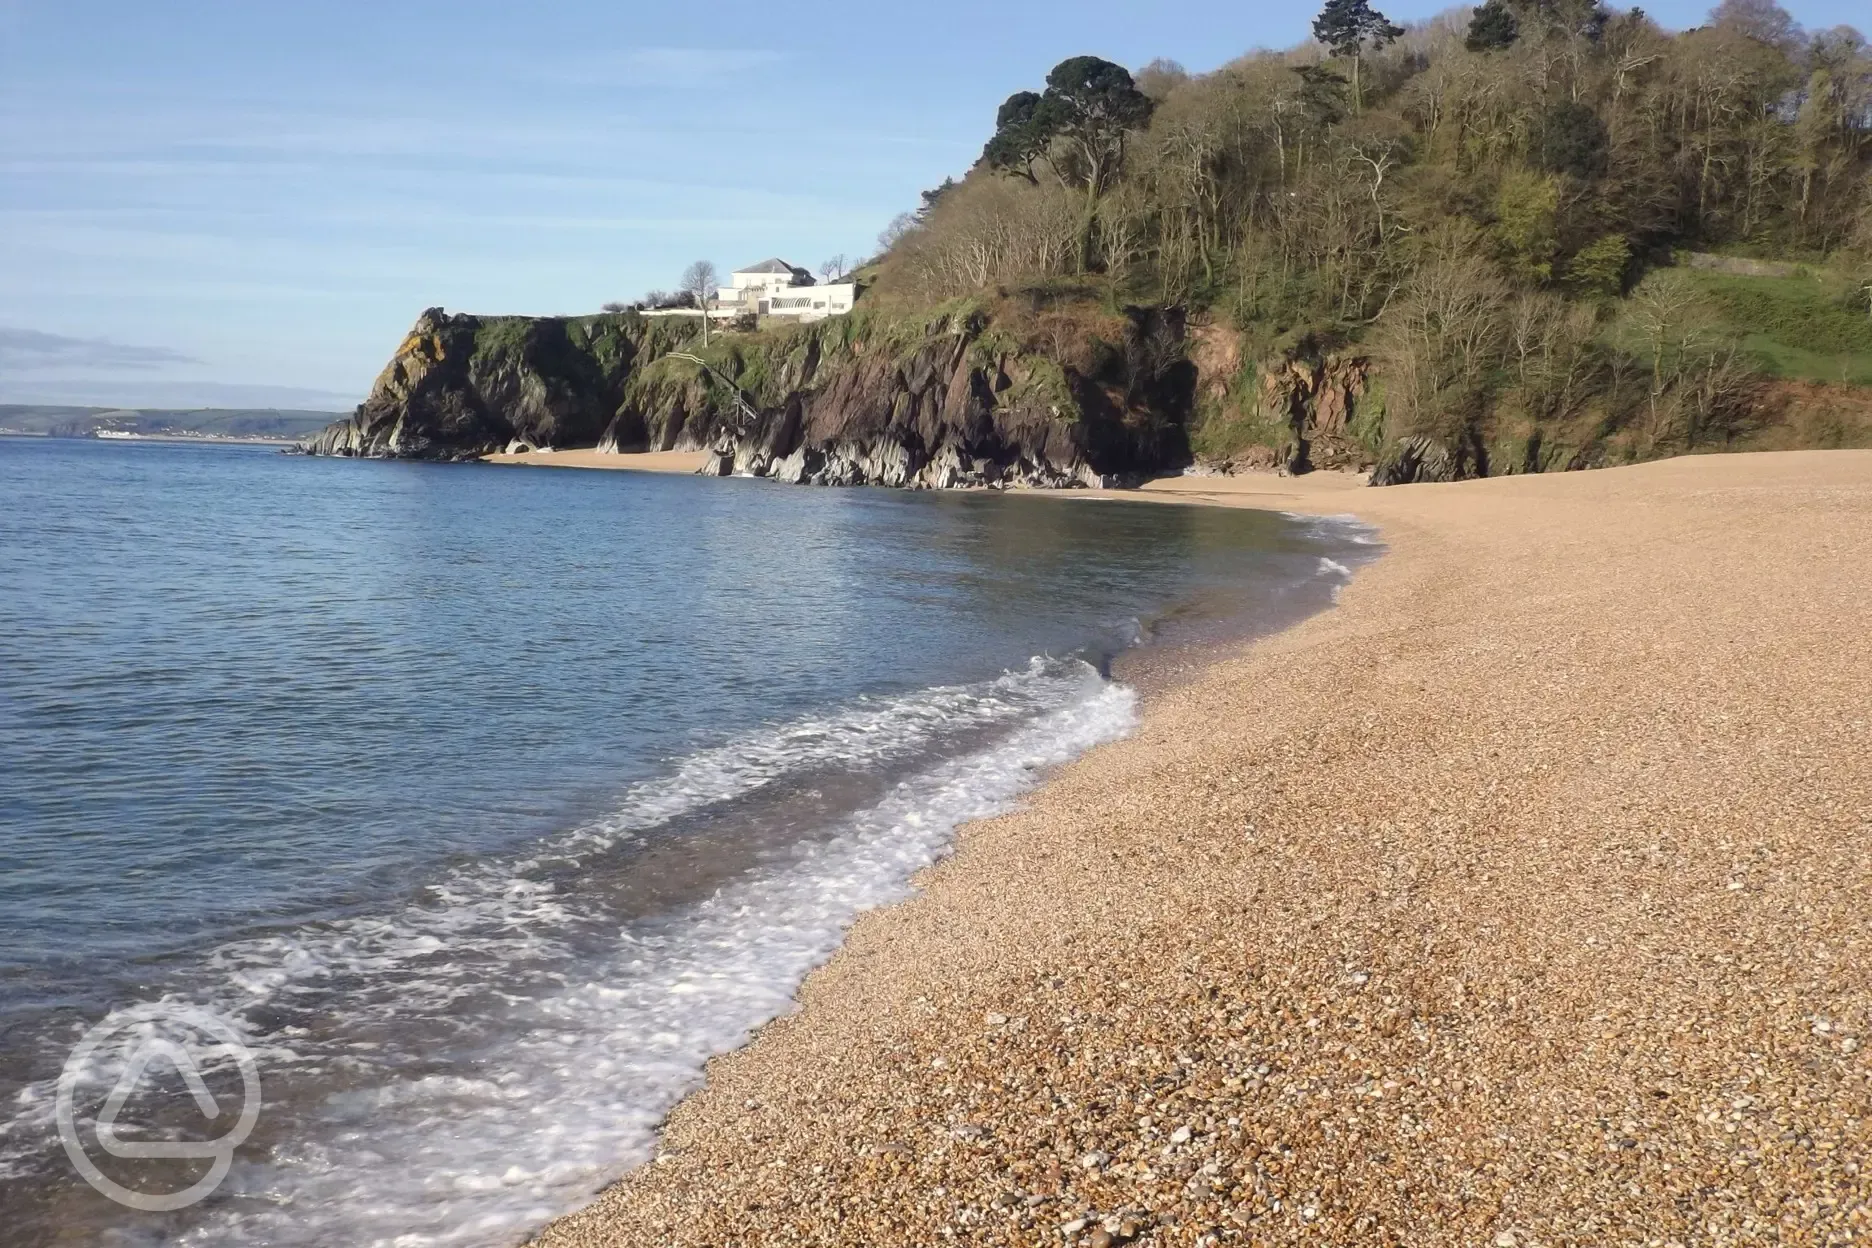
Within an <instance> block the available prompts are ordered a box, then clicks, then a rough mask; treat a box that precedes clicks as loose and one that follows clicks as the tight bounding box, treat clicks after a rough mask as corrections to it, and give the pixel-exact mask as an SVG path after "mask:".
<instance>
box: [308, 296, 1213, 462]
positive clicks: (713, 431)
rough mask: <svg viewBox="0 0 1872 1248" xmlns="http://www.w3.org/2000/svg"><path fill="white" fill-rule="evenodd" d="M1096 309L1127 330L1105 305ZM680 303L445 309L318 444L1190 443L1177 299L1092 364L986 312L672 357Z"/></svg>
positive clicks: (921, 453)
mask: <svg viewBox="0 0 1872 1248" xmlns="http://www.w3.org/2000/svg"><path fill="white" fill-rule="evenodd" d="M1097 315H1098V317H1099V318H1103V320H1102V321H1099V322H1097V330H1098V332H1099V333H1101V334H1105V335H1107V336H1108V337H1109V336H1111V335H1112V334H1113V330H1112V329H1111V328H1109V326H1111V325H1112V323H1113V322H1112V319H1111V318H1110V316H1109V314H1106V313H1102V312H1101V313H1099V314H1097ZM675 319H676V318H666V319H664V320H654V319H647V318H642V317H637V316H634V315H632V314H619V315H607V316H603V317H587V318H569V319H568V318H542V319H527V318H518V317H505V318H486V319H484V318H479V317H472V316H450V315H448V314H446V313H444V312H442V311H441V310H440V309H431V310H430V311H428V312H425V313H424V314H423V315H422V317H421V318H420V319H419V320H418V321H417V324H416V327H415V328H414V329H413V330H412V331H411V332H410V334H409V336H408V337H407V338H406V339H405V340H404V342H403V344H402V346H400V347H399V348H398V350H397V353H396V356H395V357H394V358H393V359H392V360H391V363H390V365H389V367H387V368H386V369H385V370H384V373H383V375H382V376H381V377H379V378H378V381H377V384H376V386H375V387H374V388H373V390H372V392H371V397H370V398H369V399H368V400H366V402H365V403H364V404H363V405H362V406H361V407H359V409H358V411H357V413H356V414H355V415H353V416H352V417H350V418H348V419H346V420H344V421H340V422H338V423H336V424H334V425H332V426H330V427H329V428H327V429H326V430H324V431H323V432H322V433H320V434H319V435H318V436H317V437H315V438H313V439H310V440H308V441H307V442H306V443H305V444H304V449H305V450H306V451H307V452H309V453H312V454H335V455H367V456H386V457H408V458H433V459H466V458H472V457H477V456H480V455H483V454H486V453H487V452H489V451H499V450H503V449H508V448H513V447H516V446H526V447H574V446H597V447H598V448H599V449H600V450H603V451H606V452H611V453H618V452H624V451H630V450H639V449H654V450H674V449H690V448H699V447H708V448H710V455H709V458H708V462H707V464H706V466H705V467H704V468H703V469H702V471H703V472H704V473H707V474H709V475H718V476H719V475H727V474H729V473H736V474H744V475H749V476H767V477H771V478H773V479H775V480H780V481H787V482H798V483H804V484H815V485H885V486H895V487H911V488H933V489H956V488H969V487H982V486H1005V485H1026V486H1035V487H1044V488H1054V489H1057V488H1066V487H1073V486H1100V485H1105V484H1108V483H1112V482H1115V481H1119V480H1126V479H1130V478H1132V477H1134V476H1136V475H1138V474H1141V473H1145V472H1154V471H1160V470H1162V469H1165V468H1175V467H1180V466H1181V465H1182V464H1184V463H1187V462H1188V459H1189V452H1188V440H1187V436H1186V432H1185V423H1186V420H1187V417H1188V413H1189V409H1190V405H1191V401H1192V396H1193V393H1194V385H1195V369H1194V366H1193V365H1191V364H1190V363H1189V361H1188V360H1187V359H1185V358H1184V355H1183V348H1182V336H1183V320H1182V314H1181V312H1180V311H1178V310H1162V309H1145V308H1133V309H1130V310H1128V312H1127V313H1126V314H1125V317H1124V318H1123V320H1122V321H1120V322H1117V325H1118V326H1119V330H1118V332H1117V334H1116V336H1117V338H1118V341H1116V342H1111V341H1106V340H1104V339H1092V338H1088V339H1087V341H1086V343H1084V344H1081V345H1083V346H1085V347H1087V348H1088V349H1086V350H1084V351H1080V352H1078V354H1077V356H1076V357H1075V358H1079V357H1083V359H1084V360H1085V361H1086V363H1085V368H1086V369H1087V370H1088V371H1083V372H1082V371H1080V370H1079V368H1078V367H1075V366H1074V365H1073V364H1072V363H1070V362H1065V361H1062V360H1060V359H1056V358H1053V353H1055V352H1057V351H1058V350H1059V348H1058V345H1057V343H1054V342H1048V343H1047V344H1045V345H1042V344H1041V342H1040V341H1039V340H1038V339H1036V338H1034V337H1033V336H1032V335H1031V334H1029V335H1028V336H1027V337H1024V338H1023V337H1022V336H1021V335H1020V334H1018V333H1012V332H1008V331H1007V330H1006V329H1005V327H1004V328H1003V329H1002V331H1001V332H997V333H990V332H989V331H990V330H991V329H994V328H995V325H994V322H993V321H992V320H991V318H990V317H989V316H988V315H987V314H986V313H983V312H980V311H968V312H956V313H944V314H940V315H936V316H933V317H930V318H928V319H927V320H924V321H915V322H907V323H906V322H902V321H899V322H877V323H875V324H871V325H869V326H868V327H867V325H866V323H858V327H857V328H855V329H854V328H853V327H852V326H851V325H848V324H841V323H839V322H836V321H830V322H820V323H818V324H816V325H810V326H800V327H797V328H795V329H792V330H782V331H769V332H766V333H763V334H761V335H759V336H758V337H746V338H742V337H739V336H737V337H736V338H735V339H730V340H729V345H728V346H727V348H726V352H727V353H726V354H724V355H721V356H717V357H714V358H715V359H716V361H717V365H716V366H715V367H714V368H712V370H705V369H702V368H699V367H697V366H695V365H694V364H693V363H691V362H689V361H686V360H683V361H678V360H674V359H665V358H664V357H665V356H667V355H668V354H669V352H671V351H673V350H677V351H683V350H688V349H691V347H692V344H691V343H689V342H688V341H687V339H684V338H679V337H676V336H674V335H675V334H677V333H678V332H680V327H677V326H675V325H674V321H675ZM1092 323H1094V322H1091V321H1089V322H1088V324H1092ZM1086 332H1087V333H1088V334H1090V333H1091V332H1092V331H1091V330H1087V331H1086ZM1022 343H1025V344H1026V345H1021V344H1022ZM1068 345H1070V344H1068ZM723 368H727V369H729V370H730V371H731V372H736V373H739V375H741V376H754V377H758V378H760V379H761V381H760V388H761V391H762V393H760V394H753V393H750V392H746V391H743V392H740V393H738V394H737V393H736V391H735V388H734V382H733V380H732V379H731V378H729V377H728V376H727V375H726V374H724V373H722V371H721V369H723Z"/></svg>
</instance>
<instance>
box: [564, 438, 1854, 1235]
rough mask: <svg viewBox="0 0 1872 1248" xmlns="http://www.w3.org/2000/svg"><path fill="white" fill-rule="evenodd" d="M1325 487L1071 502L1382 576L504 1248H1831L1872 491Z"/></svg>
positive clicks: (1190, 687) (1000, 846) (1167, 488)
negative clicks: (1367, 537)
mask: <svg viewBox="0 0 1872 1248" xmlns="http://www.w3.org/2000/svg"><path fill="white" fill-rule="evenodd" d="M564 454H565V453H563V452H562V453H560V455H564ZM606 458H607V459H613V460H614V459H619V458H623V457H617V456H607V457H606ZM554 459H555V460H557V459H558V457H557V456H555V457H554ZM555 466H557V464H556V465H555ZM565 466H574V465H571V464H566V465H565ZM577 466H585V465H577ZM603 466H605V467H612V466H617V467H623V466H624V465H622V464H617V465H613V464H605V465H603ZM665 470H678V469H665ZM1356 484H1357V483H1356V481H1355V480H1351V479H1345V480H1340V481H1333V480H1330V479H1322V480H1318V481H1316V480H1314V479H1313V478H1311V477H1302V478H1281V477H1274V476H1271V475H1270V476H1269V477H1267V478H1265V479H1262V478H1249V477H1234V478H1172V479H1168V480H1167V481H1160V482H1153V483H1151V484H1150V485H1148V486H1146V487H1144V488H1143V489H1140V490H1130V491H1084V492H1080V491H1073V492H1071V493H1070V495H1067V496H1069V497H1105V496H1110V497H1124V498H1130V499H1137V500H1148V501H1154V502H1176V503H1183V504H1203V505H1223V506H1252V507H1261V508H1265V509H1273V510H1281V511H1288V512H1293V513H1296V514H1343V513H1350V514H1353V515H1355V516H1357V517H1358V518H1359V519H1361V520H1363V521H1365V522H1366V523H1369V524H1372V525H1374V526H1375V527H1376V528H1377V529H1378V530H1379V534H1380V537H1381V539H1382V540H1383V541H1384V542H1385V544H1386V546H1387V547H1388V548H1389V554H1388V557H1385V558H1383V559H1380V560H1378V561H1376V562H1372V563H1368V564H1366V565H1365V566H1364V567H1362V568H1361V569H1360V570H1359V572H1358V575H1357V576H1356V578H1355V579H1354V580H1353V581H1352V583H1351V585H1350V586H1348V587H1347V588H1346V589H1344V590H1343V591H1342V593H1341V596H1340V600H1339V604H1338V605H1337V606H1336V607H1334V608H1332V609H1329V610H1327V611H1325V612H1322V613H1320V614H1316V615H1314V616H1311V617H1309V618H1307V619H1306V620H1304V621H1302V622H1301V623H1299V624H1297V625H1295V626H1293V627H1290V628H1288V629H1287V630H1285V631H1283V632H1280V633H1277V634H1275V635H1273V636H1270V637H1264V638H1261V639H1259V640H1256V641H1253V642H1250V643H1248V644H1246V645H1241V644H1226V643H1225V644H1222V645H1220V646H1218V648H1217V649H1216V651H1214V652H1212V653H1211V654H1209V655H1207V656H1205V657H1203V658H1202V659H1201V661H1198V662H1193V663H1192V664H1191V670H1190V671H1189V672H1188V673H1187V679H1179V680H1178V681H1176V682H1175V683H1174V684H1172V685H1170V686H1169V687H1167V688H1165V689H1163V690H1162V691H1161V692H1159V693H1157V694H1155V695H1153V697H1152V698H1151V699H1149V701H1147V703H1146V704H1145V707H1144V713H1143V716H1142V722H1141V723H1140V725H1139V727H1138V730H1137V731H1136V733H1135V734H1134V735H1132V736H1131V737H1129V738H1127V739H1126V740H1124V741H1121V742H1118V743H1116V744H1113V745H1108V746H1103V747H1100V748H1098V749H1096V750H1094V751H1093V752H1092V753H1090V754H1088V755H1086V756H1084V757H1082V758H1081V759H1080V760H1078V761H1076V762H1074V763H1071V764H1068V765H1067V766H1065V767H1063V768H1061V769H1059V770H1058V771H1057V772H1055V773H1053V774H1052V775H1051V776H1050V777H1049V778H1048V780H1047V781H1046V783H1045V784H1044V785H1043V786H1042V787H1041V788H1039V789H1038V790H1036V791H1035V792H1034V793H1033V794H1031V795H1030V796H1029V797H1028V798H1027V800H1026V801H1025V802H1024V803H1023V804H1022V806H1021V808H1020V809H1019V810H1018V811H1017V812H1015V813H1013V814H1010V815H1007V816H1003V817H1001V818H998V819H992V820H987V821H984V822H981V823H977V824H971V825H968V826H966V827H965V828H964V829H962V831H961V832H960V834H959V835H958V837H957V842H956V852H955V853H954V855H953V856H952V857H950V858H949V859H947V860H946V861H944V862H943V863H941V864H939V865H938V866H936V867H933V868H931V869H929V870H928V871H927V872H925V873H924V874H923V875H922V876H921V877H919V879H918V881H917V884H918V888H919V892H918V893H917V894H916V895H915V896H913V897H912V898H910V899H908V900H906V901H904V902H902V903H900V904H898V905H894V906H891V907H887V908H884V909H881V910H876V911H872V912H870V913H868V914H866V915H864V916H862V917H861V918H860V919H859V921H858V922H857V923H855V924H854V925H853V927H852V928H851V929H850V930H849V931H848V932H847V934H846V939H845V941H844V943H843V945H842V946H841V948H840V950H839V951H838V952H837V953H836V954H835V955H834V956H833V957H832V959H831V960H830V961H828V962H827V963H826V964H825V965H823V966H821V967H820V968H819V969H818V970H816V971H814V972H813V973H812V974H811V976H809V978H808V979H807V980H806V982H805V984H804V985H803V986H802V988H801V990H800V992H799V994H798V996H797V998H796V999H797V1002H798V1006H799V1008H798V1010H797V1011H796V1012H795V1013H792V1014H790V1015H787V1016H783V1017H781V1018H780V1019H777V1020H775V1021H774V1022H772V1023H770V1024H768V1025H767V1026H766V1027H764V1028H763V1029H762V1030H761V1031H760V1032H759V1033H758V1034H757V1035H756V1037H755V1038H754V1039H753V1040H752V1041H751V1042H750V1043H749V1044H748V1045H746V1046H744V1047H743V1048H741V1049H739V1050H736V1051H734V1052H731V1053H727V1054H724V1055H721V1056H719V1057H717V1058H715V1059H713V1060H712V1061H711V1062H710V1064H709V1066H708V1069H707V1073H706V1084H705V1086H703V1087H702V1088H701V1089H700V1090H698V1091H697V1092H695V1093H693V1094H692V1095H691V1096H689V1097H688V1098H687V1099H686V1100H685V1101H683V1102H682V1103H681V1105H679V1106H678V1108H677V1109H676V1110H675V1111H674V1112H673V1113H672V1114H671V1115H670V1116H669V1119H668V1120H667V1122H666V1124H665V1127H664V1132H663V1137H662V1145H661V1155H660V1156H659V1158H658V1160H657V1163H655V1164H651V1165H648V1166H644V1167H640V1168H639V1169H637V1170H635V1171H633V1172H632V1173H630V1174H629V1175H627V1176H625V1177H624V1178H623V1179H622V1180H621V1181H619V1182H618V1183H617V1184H615V1185H613V1186H612V1187H610V1188H608V1189H606V1191H605V1192H604V1193H602V1194H601V1195H600V1196H599V1197H598V1198H597V1199H596V1200H595V1202H594V1203H593V1204H591V1205H589V1206H587V1207H586V1208H585V1209H584V1210H582V1211H580V1212H577V1213H574V1214H571V1215H569V1216H567V1217H564V1218H561V1219H559V1220H558V1221H556V1222H554V1223H552V1224H550V1225H549V1226H547V1227H546V1228H545V1229H544V1230H543V1231H542V1232H541V1233H540V1235H539V1236H538V1238H537V1240H536V1241H535V1242H538V1243H541V1244H546V1245H582V1244H598V1243H616V1242H624V1241H629V1240H632V1239H641V1238H644V1237H645V1232H651V1234H650V1236H649V1238H650V1239H651V1240H653V1241H654V1242H659V1243H698V1244H700V1243H721V1242H724V1241H734V1242H748V1243H760V1242H797V1241H808V1240H809V1241H813V1242H848V1243H877V1242H897V1241H909V1240H912V1239H915V1240H919V1241H929V1240H932V1239H935V1238H936V1237H939V1236H955V1237H957V1238H959V1239H961V1240H963V1241H966V1242H1035V1241H1048V1242H1056V1243H1057V1242H1062V1241H1063V1242H1068V1243H1097V1244H1109V1243H1112V1242H1124V1241H1125V1240H1127V1239H1135V1242H1139V1243H1196V1242H1204V1241H1205V1240H1206V1237H1209V1236H1220V1237H1224V1238H1234V1237H1235V1236H1237V1235H1239V1236H1240V1237H1242V1242H1247V1241H1248V1240H1249V1239H1261V1240H1266V1241H1272V1242H1298V1241H1301V1240H1307V1241H1312V1242H1320V1241H1321V1240H1322V1238H1323V1239H1324V1240H1326V1241H1329V1242H1342V1243H1349V1242H1359V1243H1366V1242H1369V1243H1380V1242H1396V1241H1397V1240H1399V1239H1402V1240H1406V1241H1409V1242H1435V1243H1477V1242H1481V1243H1488V1242H1494V1243H1498V1244H1506V1243H1513V1244H1516V1245H1529V1244H1538V1243H1546V1242H1564V1241H1569V1240H1571V1241H1576V1242H1577V1241H1579V1240H1582V1239H1595V1240H1624V1239H1647V1240H1648V1239H1650V1238H1652V1237H1655V1236H1667V1237H1675V1238H1700V1237H1702V1236H1704V1235H1711V1234H1715V1233H1716V1232H1717V1231H1718V1230H1719V1229H1724V1230H1725V1233H1733V1234H1734V1235H1736V1236H1738V1237H1746V1231H1745V1228H1746V1227H1751V1226H1753V1227H1760V1228H1762V1229H1763V1230H1767V1229H1769V1228H1776V1229H1778V1230H1779V1231H1780V1233H1782V1234H1783V1235H1786V1234H1788V1233H1797V1234H1808V1233H1811V1232H1813V1231H1817V1230H1821V1229H1823V1228H1825V1229H1836V1230H1837V1229H1845V1228H1846V1227H1848V1226H1851V1225H1855V1223H1854V1222H1853V1221H1852V1219H1857V1218H1862V1217H1863V1211H1864V1208H1865V1205H1866V1201H1867V1198H1868V1196H1869V1195H1872V1187H1869V1186H1868V1184H1869V1183H1872V1177H1869V1176H1868V1175H1867V1173H1866V1172H1865V1171H1863V1170H1862V1169H1861V1168H1860V1166H1859V1164H1858V1162H1857V1161H1856V1160H1854V1157H1855V1156H1862V1155H1863V1149H1864V1146H1865V1144H1866V1142H1867V1137H1868V1133H1869V1132H1872V1126H1869V1125H1868V1124H1872V1083H1868V1069H1867V1067H1866V1064H1865V1063H1866V1058H1865V1055H1864V1050H1863V1049H1862V1047H1861V1045H1860V1037H1861V1036H1864V1035H1865V1033H1866V1032H1867V1031H1868V1030H1872V934H1869V933H1868V924H1867V922H1866V921H1865V919H1864V915H1865V914H1867V913H1869V912H1872V872H1868V871H1867V870H1866V869H1865V868H1864V867H1863V865H1862V862H1863V858H1862V855H1863V849H1864V846H1865V844H1866V843H1867V841H1868V840H1872V826H1869V825H1866V824H1865V823H1864V822H1863V820H1864V819H1865V817H1866V815H1865V812H1866V811H1868V810H1872V787H1869V786H1868V782H1867V777H1866V769H1865V767H1864V764H1863V759H1864V758H1865V757H1866V751H1867V749H1868V748H1872V734H1868V732H1867V731H1866V717H1865V714H1864V707H1865V706H1866V705H1868V704H1872V658H1868V657H1866V655H1865V654H1864V653H1863V652H1864V651H1867V650H1868V649H1872V647H1867V646H1866V645H1865V644H1864V637H1863V621H1864V620H1865V619H1866V618H1872V574H1868V573H1867V572H1866V571H1865V570H1863V567H1862V564H1863V559H1862V557H1861V556H1860V555H1859V554H1855V552H1863V550H1864V549H1865V548H1866V544H1867V543H1868V542H1872V452H1851V451H1840V452H1790V453H1752V454H1747V455H1733V456H1699V457H1691V458H1683V459H1675V460H1663V461H1656V462H1653V463H1649V464H1643V465H1638V466H1635V467H1630V468H1619V469H1607V470H1600V471H1596V472H1592V473H1574V474H1556V475H1552V476H1535V477H1510V478H1493V479H1488V480H1483V481H1477V482H1465V483H1459V484H1455V485H1420V486H1406V487H1393V488H1391V489H1386V490H1356ZM1355 490H1356V492H1355ZM1854 708H1857V710H1855V709H1854ZM1790 734H1791V735H1790ZM1769 745H1772V746H1774V747H1777V748H1764V746H1769ZM1854 812H1857V814H1856V815H1855V813H1854ZM1855 820H1857V821H1858V822H1855ZM1815 966H1823V967H1825V968H1826V970H1827V972H1828V974H1827V976H1825V977H1824V978H1822V977H1817V976H1815V975H1814V974H1813V973H1812V968H1813V967H1815ZM1712 1124H1720V1125H1712ZM1745 1219H1746V1221H1745ZM1718 1224H1720V1226H1719V1225H1718Z"/></svg>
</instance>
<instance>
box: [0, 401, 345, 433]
mask: <svg viewBox="0 0 1872 1248" xmlns="http://www.w3.org/2000/svg"><path fill="white" fill-rule="evenodd" d="M339 415H340V413H338V412H306V411H290V410H281V409H278V408H234V407H203V408H194V409H189V410H179V409H166V408H118V407H50V406H36V405H32V404H3V403H0V433H39V434H49V435H51V436H53V437H62V438H90V437H95V436H97V432H98V430H100V429H108V430H113V431H117V432H122V433H140V434H146V435H158V434H168V435H172V436H186V437H209V438H273V439H279V440H282V441H296V440H297V439H299V438H302V437H304V436H305V435H307V434H309V433H314V432H316V431H317V430H319V429H322V428H324V427H325V426H326V425H328V424H330V423H331V422H332V421H333V420H334V419H336V418H337V417H338V416H339Z"/></svg>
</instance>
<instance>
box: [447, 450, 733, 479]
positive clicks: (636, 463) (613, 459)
mask: <svg viewBox="0 0 1872 1248" xmlns="http://www.w3.org/2000/svg"><path fill="white" fill-rule="evenodd" d="M707 460H708V452H707V451H619V452H607V451H600V450H596V449H593V448H591V447H583V448H580V449H578V450H565V451H554V450H544V451H516V452H514V453H513V454H506V453H504V452H502V453H495V454H492V455H483V456H482V457H481V462H482V463H484V464H507V465H512V466H515V467H521V468H596V469H603V470H607V471H614V472H678V473H685V472H686V473H694V472H695V471H696V470H697V469H699V468H700V467H702V465H703V463H705V462H706V461H707Z"/></svg>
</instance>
